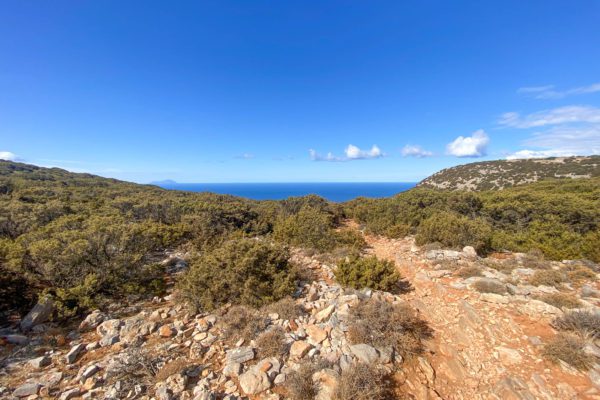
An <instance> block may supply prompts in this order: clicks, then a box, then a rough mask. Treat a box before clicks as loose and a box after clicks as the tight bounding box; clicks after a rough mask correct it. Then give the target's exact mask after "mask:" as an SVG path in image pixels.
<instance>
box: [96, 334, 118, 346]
mask: <svg viewBox="0 0 600 400" xmlns="http://www.w3.org/2000/svg"><path fill="white" fill-rule="evenodd" d="M118 342H119V335H106V336H104V337H103V338H102V339H100V342H99V344H100V346H101V347H107V346H112V345H113V344H115V343H118Z"/></svg>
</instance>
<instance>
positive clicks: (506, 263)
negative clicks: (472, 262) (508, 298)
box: [482, 258, 519, 274]
mask: <svg viewBox="0 0 600 400" xmlns="http://www.w3.org/2000/svg"><path fill="white" fill-rule="evenodd" d="M482 262H483V265H485V266H486V267H489V268H492V269H495V270H496V271H498V272H502V273H505V274H510V273H511V272H512V270H514V269H515V268H518V267H519V264H518V262H517V260H515V259H514V258H507V259H504V260H499V259H494V258H486V259H484V260H483V261H482Z"/></svg>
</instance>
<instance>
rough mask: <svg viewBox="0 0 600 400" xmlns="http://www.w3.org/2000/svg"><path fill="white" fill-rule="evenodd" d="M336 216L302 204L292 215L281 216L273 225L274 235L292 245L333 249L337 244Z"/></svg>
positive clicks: (321, 249) (323, 249)
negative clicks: (334, 228)
mask: <svg viewBox="0 0 600 400" xmlns="http://www.w3.org/2000/svg"><path fill="white" fill-rule="evenodd" d="M333 227H334V218H333V216H332V215H330V214H327V213H324V212H323V211H322V210H320V209H318V208H315V207H310V206H302V207H301V208H300V210H299V211H298V212H296V213H293V214H291V215H283V216H280V217H279V218H278V219H277V221H276V222H275V224H274V227H273V237H274V238H275V239H276V240H278V241H281V242H283V243H287V244H290V245H292V246H298V247H306V248H312V249H315V250H319V251H326V250H331V249H332V248H334V247H335V246H336V240H335V239H336V238H335V231H334V230H333Z"/></svg>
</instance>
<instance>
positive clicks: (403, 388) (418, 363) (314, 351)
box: [0, 237, 600, 400]
mask: <svg viewBox="0 0 600 400" xmlns="http://www.w3.org/2000/svg"><path fill="white" fill-rule="evenodd" d="M366 239H367V242H368V244H369V245H370V248H369V252H371V253H373V254H376V255H377V256H378V257H380V258H386V259H389V260H393V261H395V262H396V265H397V266H398V268H399V270H400V271H401V273H402V275H403V276H404V277H405V278H406V279H407V282H409V283H410V288H409V290H406V291H405V292H404V293H402V294H391V293H385V292H377V291H370V290H362V291H354V290H348V289H344V288H342V287H340V286H339V285H338V284H337V283H335V281H334V279H333V273H332V267H331V266H329V265H328V264H327V263H323V262H321V261H319V258H318V257H316V256H313V257H309V256H307V255H305V254H304V253H302V252H299V251H298V252H295V253H294V257H293V258H294V261H295V262H296V263H297V264H299V265H300V266H301V267H302V268H304V269H305V270H307V271H312V272H313V273H314V275H315V277H316V279H315V280H314V282H312V283H310V284H306V285H303V286H302V287H299V288H298V292H297V294H296V300H295V302H296V303H297V304H298V305H299V306H301V308H302V309H303V310H304V314H303V315H301V316H300V317H297V318H292V319H285V318H283V317H282V316H280V315H278V314H277V313H273V312H270V313H268V315H267V316H268V324H269V325H270V326H271V327H277V326H279V327H281V328H282V329H283V330H284V332H285V340H286V341H287V343H288V345H289V353H288V354H287V355H286V356H284V357H279V358H277V357H264V358H263V357H261V356H260V354H259V352H258V351H257V346H256V343H255V342H254V341H244V340H238V341H237V342H235V343H232V342H231V341H230V340H227V338H226V337H225V335H224V330H223V327H222V325H221V319H222V318H223V317H222V315H223V312H222V311H223V310H219V312H215V313H212V314H198V315H193V314H190V313H189V312H188V311H187V310H186V308H185V307H184V306H183V305H182V304H179V303H178V302H177V301H176V300H175V298H174V297H173V296H172V295H169V296H166V297H164V298H155V299H154V300H153V301H151V302H141V303H134V304H131V305H114V307H112V308H111V309H109V310H107V311H104V312H99V311H96V312H93V313H91V314H90V315H88V316H87V317H86V318H85V320H83V321H82V322H81V323H80V325H78V326H77V325H76V326H72V327H70V329H65V327H61V326H56V325H54V324H53V323H49V322H44V317H45V316H46V315H47V312H48V310H47V309H45V307H44V306H43V305H40V306H38V307H37V309H36V310H35V312H34V313H32V314H31V315H30V316H29V318H25V319H24V321H23V322H22V324H21V326H22V328H24V330H25V332H26V333H23V331H18V330H15V329H4V330H2V331H0V335H1V336H2V339H1V340H2V343H1V346H0V351H1V353H0V357H1V359H0V363H1V364H0V368H1V370H0V398H7V399H12V398H26V399H38V398H60V399H64V400H67V399H77V398H90V399H91V398H99V399H126V398H131V399H133V398H139V399H149V398H154V399H159V400H168V399H196V400H200V399H228V400H233V399H240V398H249V399H283V398H286V396H287V391H286V390H287V389H286V380H287V379H288V377H289V376H290V373H291V372H292V371H294V370H296V369H298V367H299V365H301V364H302V363H303V362H306V361H307V360H313V361H315V360H321V361H323V362H325V363H326V365H327V367H326V368H323V369H321V370H320V371H318V372H316V373H315V374H314V375H313V380H315V381H316V382H318V383H319V393H318V396H317V398H318V399H320V400H325V399H329V398H331V394H332V393H333V389H334V388H335V386H336V384H337V382H338V380H339V377H340V374H342V373H343V372H344V371H345V370H348V369H352V368H353V366H354V365H355V363H357V362H364V363H369V364H373V363H377V364H380V365H383V366H384V368H385V369H386V370H387V371H388V372H389V373H390V374H392V375H393V376H394V382H395V384H396V395H397V397H403V396H404V397H407V398H416V399H436V398H443V399H490V398H491V399H538V398H539V399H572V398H573V399H574V398H582V399H586V398H590V399H596V398H599V399H600V392H599V391H598V390H599V389H600V365H598V364H596V365H595V366H594V368H592V369H590V370H589V371H587V372H580V371H577V370H576V369H574V368H572V367H570V366H568V365H567V364H565V363H559V364H553V363H550V362H549V361H547V360H545V359H543V358H542V356H541V348H542V346H543V344H544V343H545V342H547V341H548V340H549V339H551V338H552V337H553V336H554V335H555V334H556V332H555V330H554V329H553V328H552V326H551V322H552V320H553V319H554V318H555V317H556V316H559V315H561V314H562V313H563V312H564V311H565V310H561V309H560V308H557V307H554V306H552V305H550V304H547V303H546V302H544V301H541V300H538V299H537V298H539V297H540V296H543V295H544V294H548V293H554V292H558V289H557V288H556V287H552V286H543V285H541V286H533V285H530V284H529V283H528V282H529V280H530V277H531V276H533V275H534V273H535V271H536V268H539V265H536V268H531V267H530V266H529V264H530V260H529V259H527V257H526V256H525V255H519V254H502V255H492V256H490V257H488V258H486V259H481V258H479V257H477V255H476V254H475V253H474V251H473V250H472V249H471V248H465V249H464V250H463V251H462V252H456V251H449V250H432V249H424V248H419V247H417V246H415V244H414V240H413V239H412V238H405V239H398V240H391V239H387V238H377V237H366ZM171 261H175V262H168V264H169V265H172V266H175V268H173V269H172V271H170V272H172V273H177V272H178V271H179V270H181V269H182V268H184V263H183V262H182V261H179V262H178V260H177V259H176V258H172V260H171ZM564 265H569V263H568V262H566V263H548V264H547V265H545V267H544V268H550V269H552V268H561V267H562V266H564ZM467 267H470V268H471V272H473V270H475V269H476V270H477V271H478V272H477V273H476V274H475V273H472V274H464V273H461V271H465V270H466V269H467ZM466 275H480V276H470V277H469V276H466ZM477 282H484V283H485V284H487V285H491V286H493V287H495V288H497V287H502V288H504V289H505V290H501V291H498V290H495V291H496V292H501V293H480V291H478V290H476V288H478V287H480V286H481V283H479V284H478V283H477ZM560 290H561V291H562V292H566V293H570V294H572V295H573V296H574V297H576V298H577V299H578V300H579V302H580V303H579V304H578V306H579V307H580V308H584V309H589V310H593V311H594V312H595V311H597V310H598V306H599V303H600V299H598V298H597V297H600V296H597V295H599V293H600V292H599V291H598V287H597V283H596V282H595V280H594V279H588V280H587V281H586V282H584V283H581V284H577V285H575V284H571V283H565V284H561V285H560ZM367 298H377V299H381V300H384V301H386V302H389V303H398V304H405V303H406V304H410V305H411V306H412V307H414V308H415V309H417V310H418V311H419V313H420V316H421V317H422V318H423V319H425V320H426V321H427V322H428V324H429V325H430V327H431V328H432V329H433V337H432V338H431V339H429V340H427V341H426V343H425V345H426V351H425V352H424V353H423V354H421V355H420V356H417V357H414V358H413V359H409V360H404V359H402V357H400V356H398V355H397V354H394V353H393V352H392V351H389V349H386V348H374V347H372V346H369V345H367V344H351V343H350V341H349V340H348V335H347V326H346V324H345V320H346V317H347V315H348V311H349V310H350V309H352V307H354V306H355V305H356V304H357V303H358V302H360V301H363V300H364V299H367ZM586 351H587V352H589V353H591V354H593V355H594V356H598V355H600V349H599V348H598V347H596V344H595V343H594V342H593V341H591V340H590V341H589V343H588V345H587V346H586Z"/></svg>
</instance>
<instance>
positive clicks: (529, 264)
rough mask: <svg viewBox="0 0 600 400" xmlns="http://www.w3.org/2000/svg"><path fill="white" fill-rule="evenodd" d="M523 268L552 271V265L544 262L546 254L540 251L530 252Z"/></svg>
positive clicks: (526, 256)
mask: <svg viewBox="0 0 600 400" xmlns="http://www.w3.org/2000/svg"><path fill="white" fill-rule="evenodd" d="M523 266H524V267H525V268H532V269H550V268H551V265H550V263H549V262H548V261H546V260H544V253H542V252H541V251H540V250H538V249H532V250H529V252H528V253H527V254H525V257H523Z"/></svg>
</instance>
